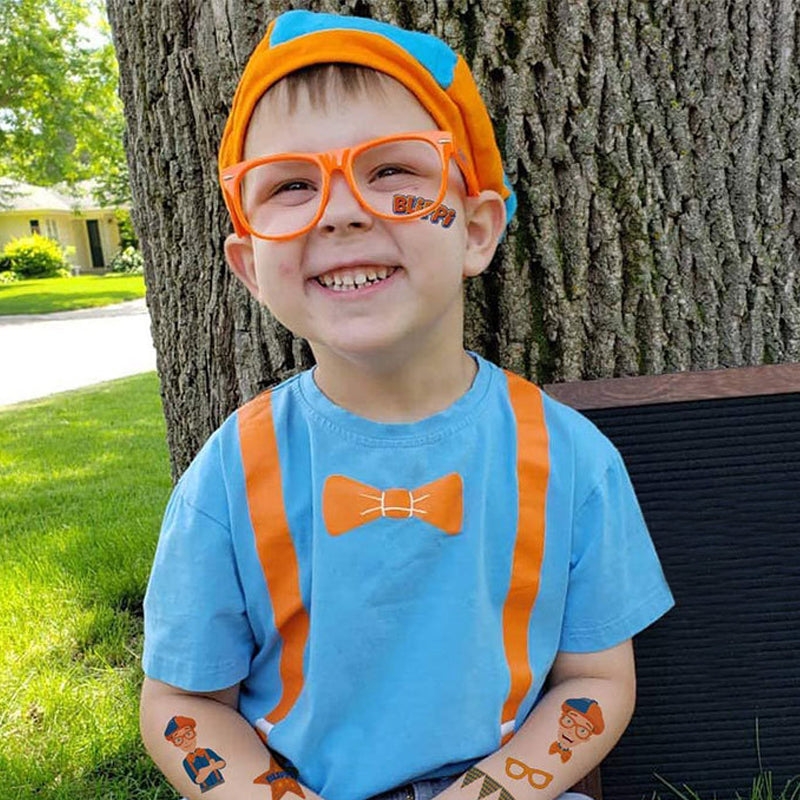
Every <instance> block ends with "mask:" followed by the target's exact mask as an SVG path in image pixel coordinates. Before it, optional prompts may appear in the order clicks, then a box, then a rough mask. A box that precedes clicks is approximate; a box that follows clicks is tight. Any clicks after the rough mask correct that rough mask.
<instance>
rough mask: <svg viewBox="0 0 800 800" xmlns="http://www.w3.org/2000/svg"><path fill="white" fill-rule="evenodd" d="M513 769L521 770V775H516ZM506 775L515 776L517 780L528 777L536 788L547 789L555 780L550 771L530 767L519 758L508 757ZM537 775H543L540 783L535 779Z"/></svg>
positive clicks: (529, 781)
mask: <svg viewBox="0 0 800 800" xmlns="http://www.w3.org/2000/svg"><path fill="white" fill-rule="evenodd" d="M512 769H516V770H517V771H518V772H519V775H514V773H513V772H512ZM506 775H508V777H509V778H513V779H514V780H515V781H520V780H522V779H523V778H527V779H528V783H529V784H530V785H531V786H532V787H533V788H534V789H546V788H547V787H548V786H549V785H550V782H551V781H552V780H553V776H552V775H551V774H550V773H549V772H545V771H544V770H543V769H536V767H529V766H528V765H527V764H523V763H522V761H520V760H519V759H517V758H507V759H506ZM535 776H541V778H542V782H541V783H538V782H537V781H535V780H534V777H535Z"/></svg>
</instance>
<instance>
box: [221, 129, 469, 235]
mask: <svg viewBox="0 0 800 800" xmlns="http://www.w3.org/2000/svg"><path fill="white" fill-rule="evenodd" d="M409 139H415V140H420V141H423V142H428V143H429V144H432V145H433V146H434V147H435V148H436V150H437V151H438V153H439V158H440V159H441V163H442V183H441V189H440V191H439V196H438V197H437V198H436V200H435V201H434V203H433V205H430V206H425V207H423V208H419V209H417V210H416V211H412V212H411V213H409V214H403V215H397V214H384V213H381V212H379V211H375V210H374V209H373V208H372V207H371V206H370V205H369V203H367V201H366V200H365V199H364V197H363V196H362V195H361V192H360V191H359V189H358V186H357V185H356V179H355V175H354V174H353V160H354V159H355V158H356V157H357V156H358V155H359V154H360V153H362V152H363V151H364V150H367V149H369V148H370V147H374V146H376V145H381V144H387V143H389V142H400V141H407V140H409ZM451 158H453V159H455V162H456V164H457V165H458V166H459V168H460V169H461V173H462V174H463V176H464V180H465V182H466V184H467V193H468V194H469V195H470V196H473V197H474V196H475V195H477V194H479V193H480V192H479V189H478V182H477V179H476V178H475V176H474V173H473V171H472V170H471V169H470V167H469V165H468V164H467V160H466V158H465V157H464V154H463V153H462V152H461V151H460V150H458V149H457V148H456V146H455V144H454V143H453V134H452V133H450V132H449V131H410V132H409V133H395V134H392V135H391V136H381V137H379V138H377V139H370V140H368V141H366V142H361V144H358V145H356V146H355V147H341V148H337V149H335V150H327V151H325V152H322V153H274V154H272V155H268V156H259V157H258V158H251V159H248V160H247V161H240V162H239V163H238V164H234V165H233V166H231V167H226V168H225V169H223V170H221V171H220V183H221V185H222V189H223V191H224V192H225V194H226V195H227V197H228V199H229V200H230V205H231V206H232V208H233V209H234V211H235V214H236V216H237V217H238V219H239V222H240V224H241V225H242V227H243V228H244V229H245V230H246V231H247V233H249V234H250V235H251V236H255V237H256V238H258V239H266V240H267V241H287V240H288V239H294V238H296V237H298V236H302V235H303V234H304V233H308V231H310V230H311V229H312V228H313V227H314V226H315V225H316V224H317V223H318V222H319V221H320V219H322V215H323V214H324V213H325V209H326V208H327V207H328V200H329V198H330V188H331V175H332V174H333V173H334V172H336V171H337V170H338V171H339V172H341V173H342V174H343V175H344V177H345V180H346V181H347V185H348V186H349V187H350V190H351V191H352V192H353V195H354V196H355V198H356V200H358V203H359V205H360V206H361V207H362V208H363V209H364V211H366V212H367V213H369V214H372V215H374V216H376V217H380V218H381V219H390V220H394V221H401V220H402V221H406V220H412V219H418V218H419V217H423V216H426V215H427V214H431V213H433V212H434V211H435V210H436V209H437V208H438V207H439V206H440V205H441V204H442V201H443V200H444V196H445V194H446V193H447V171H448V167H449V165H450V159H451ZM289 159H291V160H296V161H306V162H308V163H310V164H316V165H317V166H318V167H319V169H320V172H321V173H322V197H321V199H320V203H319V209H318V210H317V213H316V214H315V215H314V218H313V219H312V220H311V222H309V223H308V224H307V225H305V226H304V227H302V228H300V229H299V230H297V231H295V232H293V233H278V234H264V233H257V232H256V231H255V230H253V228H252V227H251V226H250V223H249V222H248V221H247V217H246V216H245V213H244V209H243V208H242V179H243V178H244V175H245V174H246V173H247V171H248V170H250V169H252V168H253V167H258V166H261V165H262V164H271V163H273V162H275V161H285V160H289Z"/></svg>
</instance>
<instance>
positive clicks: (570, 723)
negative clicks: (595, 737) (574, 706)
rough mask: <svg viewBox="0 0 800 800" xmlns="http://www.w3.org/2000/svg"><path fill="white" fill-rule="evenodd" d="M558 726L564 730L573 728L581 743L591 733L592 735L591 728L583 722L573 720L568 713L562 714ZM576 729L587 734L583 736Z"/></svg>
mask: <svg viewBox="0 0 800 800" xmlns="http://www.w3.org/2000/svg"><path fill="white" fill-rule="evenodd" d="M559 724H560V725H561V726H562V727H564V728H575V735H576V736H577V737H578V738H579V739H582V740H583V741H586V740H587V739H588V738H589V737H590V736H591V735H592V733H594V731H593V730H592V728H591V726H589V725H586V724H584V723H583V722H579V721H578V720H576V719H575V717H573V716H572V715H571V714H569V713H568V712H564V713H563V714H562V715H561V719H560V720H559ZM578 728H582V729H583V730H586V731H588V733H586V734H585V735H584V734H582V733H581V732H580V731H579V730H578Z"/></svg>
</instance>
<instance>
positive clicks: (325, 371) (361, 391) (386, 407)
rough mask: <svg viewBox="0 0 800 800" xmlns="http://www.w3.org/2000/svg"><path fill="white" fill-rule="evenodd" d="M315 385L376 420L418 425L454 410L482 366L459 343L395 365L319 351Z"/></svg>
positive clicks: (397, 362)
mask: <svg viewBox="0 0 800 800" xmlns="http://www.w3.org/2000/svg"><path fill="white" fill-rule="evenodd" d="M312 349H313V350H314V354H315V356H316V360H317V366H316V369H315V370H314V382H315V383H316V385H317V387H318V388H319V389H320V391H321V392H322V393H323V394H324V395H325V396H326V397H327V398H328V399H329V400H331V401H332V402H334V403H336V405H338V406H340V407H341V408H345V409H347V410H348V411H350V412H352V413H353V414H356V415H358V416H359V417H364V418H366V419H369V420H372V421H373V422H416V421H418V420H421V419H425V418H426V417H429V416H431V415H433V414H436V413H438V412H440V411H444V410H445V409H446V408H448V407H449V406H451V405H452V404H453V403H454V402H455V401H456V400H458V398H459V397H461V396H462V395H463V394H465V393H466V392H467V390H468V389H469V388H470V386H471V385H472V382H473V380H474V379H475V375H476V373H477V370H478V367H477V364H476V363H475V360H474V359H473V358H472V357H471V356H470V355H469V354H468V353H467V352H466V351H465V350H464V348H463V347H462V346H461V345H460V344H459V346H458V348H457V349H455V350H453V351H452V352H449V353H448V352H443V353H439V354H436V355H433V356H432V355H431V353H430V352H428V353H426V354H425V358H417V359H411V358H408V359H397V360H395V361H394V363H387V361H386V360H382V361H381V362H380V363H366V364H365V363H362V362H354V361H352V360H349V359H344V358H341V357H339V356H338V355H337V354H335V353H332V352H330V351H329V350H325V351H320V350H319V349H318V348H314V347H313V345H312Z"/></svg>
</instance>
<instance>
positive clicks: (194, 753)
mask: <svg viewBox="0 0 800 800" xmlns="http://www.w3.org/2000/svg"><path fill="white" fill-rule="evenodd" d="M196 728H197V723H196V722H195V721H194V720H193V719H192V718H191V717H180V716H177V717H172V719H170V721H169V722H168V723H167V727H166V729H165V730H164V738H165V739H166V740H167V741H168V742H172V744H174V745H175V747H177V748H179V749H180V750H183V752H184V753H186V758H184V759H183V768H184V769H185V770H186V774H187V775H188V776H189V779H190V780H191V781H192V783H195V784H197V785H198V786H199V787H200V791H201V792H207V791H208V790H209V789H213V788H214V787H215V786H219V785H220V784H222V783H225V778H223V777H222V772H221V771H220V770H222V769H224V768H225V767H226V766H227V762H226V761H225V760H224V759H223V758H221V757H220V756H219V755H217V754H216V753H215V752H214V751H213V750H208V749H206V748H205V747H197V732H196Z"/></svg>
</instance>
